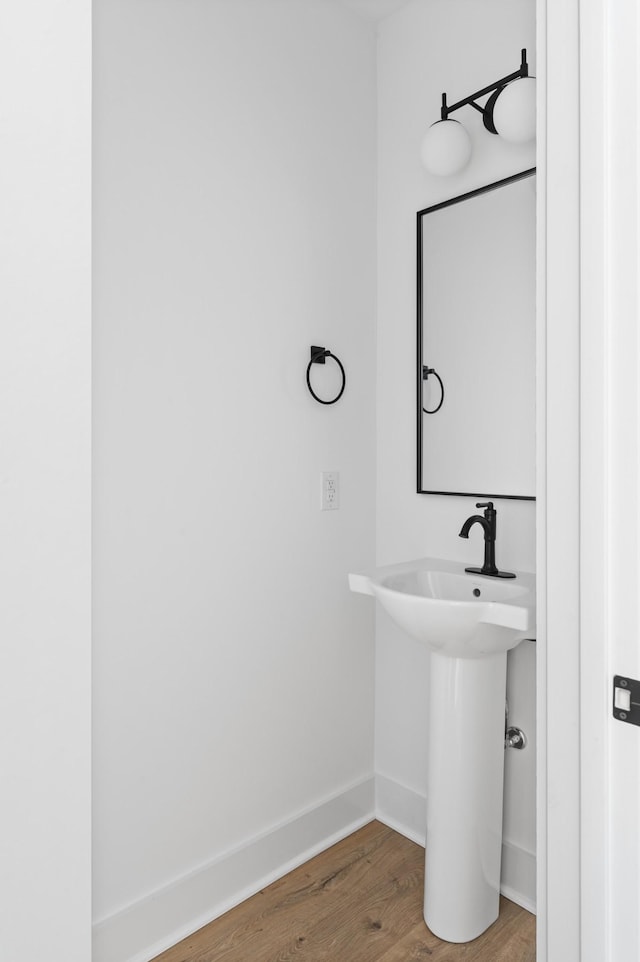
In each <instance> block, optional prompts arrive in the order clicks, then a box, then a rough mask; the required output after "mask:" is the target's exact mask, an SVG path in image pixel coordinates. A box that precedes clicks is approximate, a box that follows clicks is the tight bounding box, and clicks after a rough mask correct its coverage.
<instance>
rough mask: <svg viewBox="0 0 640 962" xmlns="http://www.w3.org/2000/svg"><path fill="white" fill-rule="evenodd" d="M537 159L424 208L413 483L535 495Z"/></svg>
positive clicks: (422, 487) (450, 490) (481, 493)
mask: <svg viewBox="0 0 640 962" xmlns="http://www.w3.org/2000/svg"><path fill="white" fill-rule="evenodd" d="M535 215H536V198H535V169H533V170H528V171H524V172H522V173H521V174H517V175H515V176H514V177H509V178H506V179H505V180H501V181H498V182H496V183H494V184H490V185H488V186H487V187H483V188H481V189H480V190H475V191H472V192H471V193H468V194H464V195H462V196H460V197H455V198H453V199H452V200H450V201H446V202H444V203H441V204H437V205H435V206H434V207H428V208H426V209H425V210H422V211H419V212H418V224H417V226H418V492H420V493H424V494H468V495H473V496H474V497H493V498H500V497H502V498H520V499H526V500H532V499H533V498H534V496H535V284H536V271H535V245H536V227H535V225H536V221H535Z"/></svg>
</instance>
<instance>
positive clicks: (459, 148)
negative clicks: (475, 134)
mask: <svg viewBox="0 0 640 962" xmlns="http://www.w3.org/2000/svg"><path fill="white" fill-rule="evenodd" d="M420 157H421V159H422V163H423V164H424V166H425V167H426V168H427V170H428V171H429V173H431V174H436V175H437V176H438V177H449V176H450V175H451V174H457V173H458V171H460V170H464V168H465V167H466V166H467V164H468V163H469V158H470V157H471V138H470V137H469V134H468V133H467V131H466V130H465V129H464V127H463V126H462V124H461V123H459V122H458V121H457V120H438V121H437V122H436V123H435V124H432V125H431V127H429V129H428V131H427V132H426V134H425V135H424V138H423V140H422V145H421V147H420Z"/></svg>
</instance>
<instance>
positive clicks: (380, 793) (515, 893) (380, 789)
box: [375, 774, 536, 915]
mask: <svg viewBox="0 0 640 962" xmlns="http://www.w3.org/2000/svg"><path fill="white" fill-rule="evenodd" d="M375 781H376V809H375V811H376V818H377V819H378V820H379V821H380V822H383V823H384V824H385V825H388V826H389V828H393V829H395V831H396V832H400V834H401V835H404V836H405V838H410V839H411V841H413V842H417V843H418V845H422V846H423V847H424V843H425V837H426V834H427V800H426V798H425V796H424V795H420V794H419V793H418V792H415V791H413V789H411V788H407V786H406V785H401V784H400V782H397V781H395V780H394V779H392V778H388V777H387V776H386V775H380V774H378V775H376V780H375ZM500 891H501V892H502V894H503V895H504V896H505V898H508V899H511V901H512V902H516V903H517V904H518V905H521V906H522V907H523V908H525V909H527V911H528V912H533V913H534V915H535V912H536V857H535V855H534V854H532V853H531V852H528V851H526V849H523V848H520V846H518V845H514V844H513V842H509V841H506V840H505V841H503V843H502V870H501V875H500Z"/></svg>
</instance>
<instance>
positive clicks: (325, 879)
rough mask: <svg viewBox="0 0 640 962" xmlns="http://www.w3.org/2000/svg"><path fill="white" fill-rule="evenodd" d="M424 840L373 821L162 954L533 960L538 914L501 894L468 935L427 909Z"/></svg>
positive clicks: (351, 961) (214, 960)
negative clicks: (486, 922)
mask: <svg viewBox="0 0 640 962" xmlns="http://www.w3.org/2000/svg"><path fill="white" fill-rule="evenodd" d="M423 883H424V849H422V848H421V847H420V846H419V845H416V844H415V843H413V842H410V841H409V840H408V839H406V838H404V837H403V836H401V835H399V834H398V833H397V832H394V831H393V830H392V829H389V828H387V827H386V826H384V825H381V824H380V823H379V822H371V823H370V824H369V825H366V826H365V827H364V828H363V829H360V830H359V831H358V832H355V833H354V834H353V835H352V836H350V837H349V838H347V839H344V840H343V841H342V842H339V843H338V844H337V845H334V846H332V847H331V848H330V849H328V850H327V851H326V852H323V853H321V854H320V855H318V856H316V857H315V858H314V859H311V860H310V861H309V862H307V863H305V864H304V865H302V866H300V868H297V869H295V870H294V871H293V872H290V873H289V874H288V875H286V876H285V877H284V878H282V879H279V880H278V881H277V882H274V883H273V884H272V885H269V886H268V887H267V888H265V889H263V890H262V891H261V892H259V893H258V894H257V895H254V896H253V897H252V898H250V899H247V900H246V901H245V902H243V903H242V904H241V905H239V906H237V907H236V908H234V909H232V910H231V911H230V912H227V913H226V914H225V915H223V916H222V917H221V918H219V919H216V920H215V921H213V922H211V923H210V924H209V925H207V926H205V927H204V928H202V929H200V930H199V931H198V932H196V933H194V935H192V936H189V937H188V938H187V939H184V940H183V941H182V942H180V943H178V945H176V946H174V947H173V948H172V949H169V950H167V951H166V952H164V953H163V954H162V955H160V956H158V957H157V959H155V960H154V962H294V960H295V962H419V960H425V959H429V960H430V962H535V917H534V916H532V915H530V914H529V913H528V912H525V910H524V909H521V908H520V907H519V906H517V905H515V904H514V903H513V902H509V901H508V900H507V899H501V908H500V917H499V919H498V921H497V922H496V923H495V924H494V925H492V926H491V928H490V929H489V930H488V931H487V932H485V933H484V934H483V935H482V936H480V938H478V939H476V940H475V941H474V942H470V943H467V944H465V945H452V944H450V943H448V942H442V941H441V940H440V939H438V938H436V936H435V935H433V934H432V933H431V932H429V930H428V929H427V927H426V925H425V924H424V921H423V919H422V898H423Z"/></svg>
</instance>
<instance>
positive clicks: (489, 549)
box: [460, 501, 515, 578]
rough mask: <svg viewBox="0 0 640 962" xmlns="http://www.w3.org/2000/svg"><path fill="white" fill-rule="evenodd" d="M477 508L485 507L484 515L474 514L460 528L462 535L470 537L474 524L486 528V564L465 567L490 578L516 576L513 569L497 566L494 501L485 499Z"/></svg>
mask: <svg viewBox="0 0 640 962" xmlns="http://www.w3.org/2000/svg"><path fill="white" fill-rule="evenodd" d="M476 508H484V509H485V512H484V517H482V516H481V515H479V514H472V515H471V517H470V518H467V520H466V521H465V523H464V524H463V525H462V528H461V529H460V537H461V538H468V537H469V532H470V530H471V528H472V527H473V525H474V524H479V525H482V528H483V530H484V564H483V565H482V567H481V568H465V569H464V570H465V571H469V572H471V574H474V575H488V576H489V577H490V578H515V575H514V574H513V572H511V571H498V569H497V567H496V510H495V508H494V507H493V501H483V502H481V503H480V504H476Z"/></svg>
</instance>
